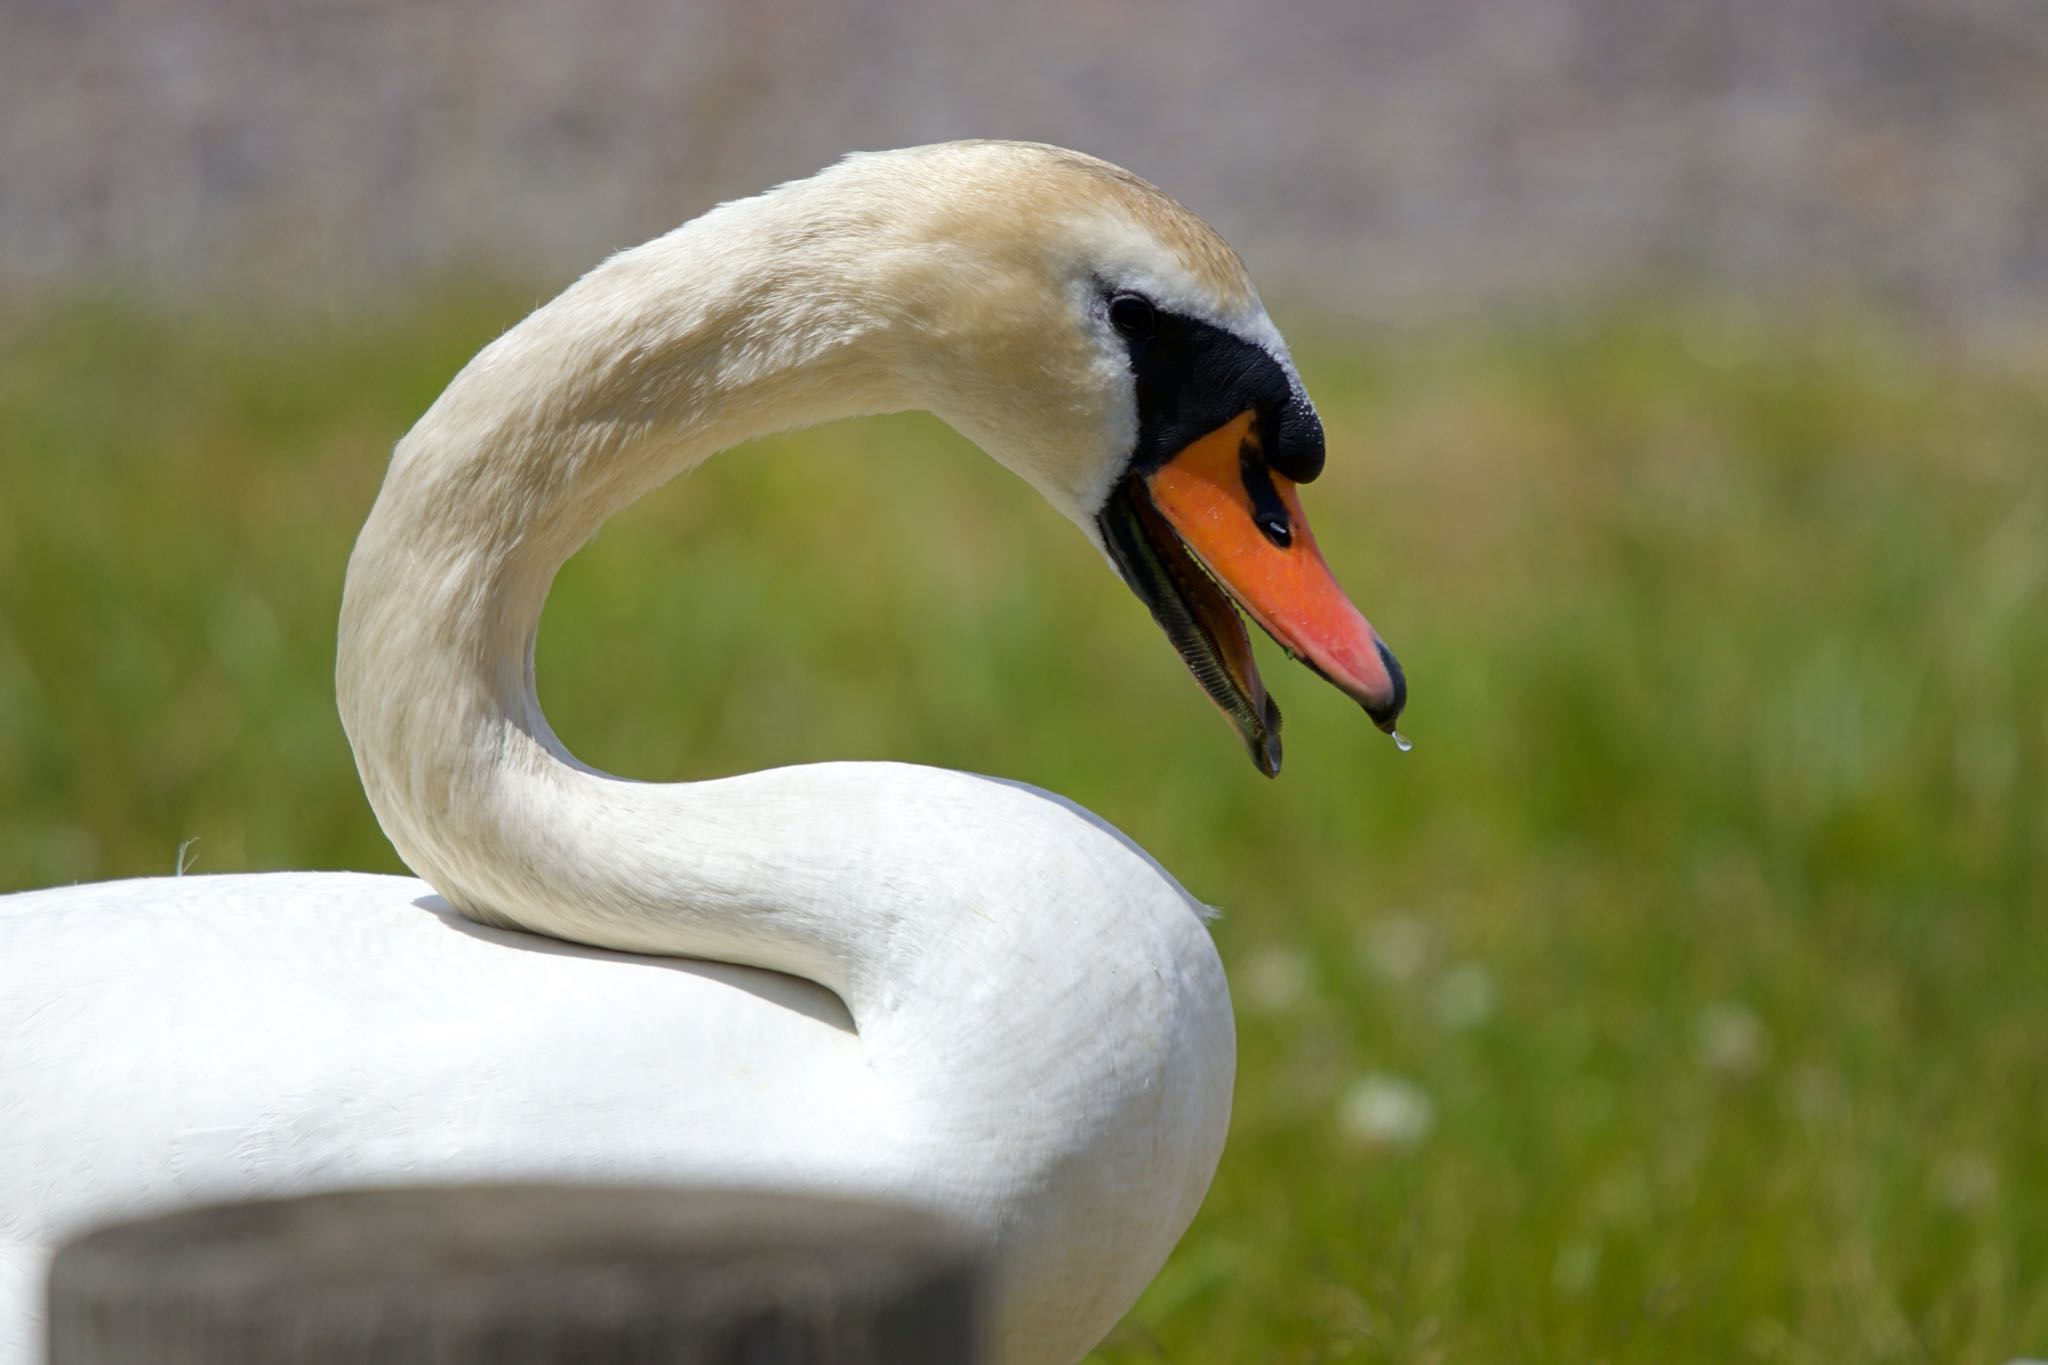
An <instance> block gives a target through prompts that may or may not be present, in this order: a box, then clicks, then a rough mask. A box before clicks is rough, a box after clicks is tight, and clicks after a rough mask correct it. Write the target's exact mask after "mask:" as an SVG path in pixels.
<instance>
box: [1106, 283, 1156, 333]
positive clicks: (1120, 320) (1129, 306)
mask: <svg viewBox="0 0 2048 1365" xmlns="http://www.w3.org/2000/svg"><path fill="white" fill-rule="evenodd" d="M1158 320H1159V315H1158V312H1157V310H1155V309H1154V308H1153V307H1152V300H1150V299H1148V298H1146V297H1145V296H1144V295H1143V294H1116V295H1113V296H1112V297H1111V298H1110V300H1109V325H1110V326H1112V327H1114V328H1116V330H1117V333H1118V335H1120V336H1122V337H1124V338H1125V339H1126V340H1128V341H1137V340H1138V339H1140V338H1142V337H1148V336H1151V335H1152V327H1153V324H1155V323H1156V322H1158Z"/></svg>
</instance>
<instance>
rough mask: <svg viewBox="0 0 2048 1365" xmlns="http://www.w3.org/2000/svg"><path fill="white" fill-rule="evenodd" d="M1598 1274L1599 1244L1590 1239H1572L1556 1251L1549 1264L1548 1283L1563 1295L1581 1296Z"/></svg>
mask: <svg viewBox="0 0 2048 1365" xmlns="http://www.w3.org/2000/svg"><path fill="white" fill-rule="evenodd" d="M1599 1273H1600V1244H1599V1243H1598V1242H1596V1241H1594V1240H1593V1239H1591V1238H1590V1237H1574V1238H1572V1239H1570V1240H1569V1241H1567V1242H1566V1243H1565V1244H1564V1245H1563V1246H1561V1247H1559V1248H1558V1249H1557V1259H1556V1260H1554V1261H1552V1262H1551V1263H1550V1282H1551V1283H1552V1284H1554V1285H1556V1286H1557V1292H1558V1293H1560V1294H1565V1295H1578V1294H1583V1293H1585V1292H1586V1290H1587V1289H1589V1288H1590V1287H1591V1286H1592V1284H1593V1277H1594V1276H1595V1275H1598V1274H1599Z"/></svg>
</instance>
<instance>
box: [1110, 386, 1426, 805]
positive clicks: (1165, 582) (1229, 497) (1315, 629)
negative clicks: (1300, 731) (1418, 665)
mask: <svg viewBox="0 0 2048 1365" xmlns="http://www.w3.org/2000/svg"><path fill="white" fill-rule="evenodd" d="M1311 420H1312V419H1311ZM1276 425H1277V424H1276ZM1281 429H1282V431H1283V433H1284V431H1285V428H1284V426H1283V427H1282V428H1281ZM1314 441H1315V445H1316V458H1315V459H1314V461H1313V464H1311V465H1309V468H1310V469H1311V470H1313V469H1316V468H1320V466H1321V458H1320V457H1321V441H1322V431H1321V428H1320V427H1317V428H1316V429H1315V431H1314ZM1285 454H1286V452H1285V451H1284V450H1283V451H1276V457H1277V458H1274V459H1269V458H1268V457H1267V453H1266V446H1265V442H1264V440H1263V439H1262V426H1261V423H1260V413H1259V410H1258V409H1257V408H1247V409H1245V410H1244V411H1242V412H1240V413H1238V414H1237V415H1236V416H1234V417H1232V418H1231V419H1230V420H1229V421H1227V422H1225V423H1223V424H1222V425H1221V426H1218V427H1216V428H1215V429H1213V430H1211V431H1208V432H1206V433H1204V434H1202V435H1199V436H1197V437H1196V438H1195V439H1194V440H1192V441H1190V442H1189V443H1188V444H1186V445H1185V446H1183V447H1182V448H1180V449H1179V450H1178V451H1176V452H1173V453H1171V454H1169V455H1167V457H1166V458H1165V459H1164V460H1163V461H1162V462H1160V463H1159V464H1158V465H1157V466H1156V467H1155V468H1153V469H1152V470H1150V472H1149V473H1141V474H1133V475H1132V476H1131V477H1129V478H1127V479H1125V480H1124V481H1123V482H1122V483H1121V484H1120V485H1119V486H1118V488H1117V490H1116V491H1115V492H1114V493H1113V494H1111V496H1110V500H1109V503H1108V505H1107V506H1106V507H1105V508H1104V509H1103V512H1102V516H1101V518H1100V525H1101V527H1102V531H1103V538H1104V541H1105V542H1106V543H1107V545H1108V546H1109V550H1110V555H1111V557H1112V558H1113V559H1114V560H1115V561H1116V564H1117V567H1118V569H1120V570H1121V571H1122V573H1123V576H1124V581H1125V582H1127V583H1129V584H1130V585H1131V588H1132V590H1133V591H1135V592H1136V593H1137V594H1138V596H1139V597H1140V598H1142V599H1144V602H1145V605H1146V606H1148V607H1150V608H1151V610H1152V615H1153V617H1154V619H1156V620H1157V621H1158V622H1159V624H1160V625H1161V626H1162V627H1163V628H1164V629H1165V631H1166V634H1167V637H1168V638H1169V639H1171V640H1172V641H1173V643H1174V647H1175V648H1176V649H1178V650H1179V651H1180V653H1181V657H1182V658H1183V659H1185V660H1186V661H1187V665H1188V668H1189V669H1190V670H1191V671H1192V672H1193V673H1194V675H1195V677H1196V679H1197V680H1198V681H1199V682H1200V683H1201V684H1202V687H1203V689H1204V690H1206V691H1207V692H1208V694H1209V698H1210V700H1211V701H1213V702H1215V703H1216V705H1217V707H1218V708H1219V709H1220V710H1221V711H1222V712H1223V713H1224V715H1226V716H1228V717H1229V718H1230V719H1231V721H1232V722H1233V723H1234V724H1236V726H1237V728H1238V733H1239V734H1241V735H1242V736H1243V737H1244V741H1245V746H1246V748H1247V749H1249V750H1250V752H1251V756H1252V762H1253V763H1254V764H1256V765H1257V767H1258V769H1259V771H1260V772H1262V773H1264V774H1265V775H1266V776H1268V777H1273V776H1276V775H1278V773H1279V771H1280V709H1279V707H1278V706H1276V705H1274V703H1273V699H1272V698H1271V697H1269V696H1267V695H1266V688H1265V684H1264V682H1263V681H1262V680H1261V679H1260V677H1259V670H1258V665H1257V664H1256V663H1255V662H1254V661H1253V658H1252V648H1251V641H1250V639H1249V638H1248V637H1247V636H1246V634H1245V628H1244V624H1243V622H1242V621H1240V620H1239V619H1238V614H1237V610H1234V609H1233V606H1232V604H1233V603H1234V604H1235V606H1236V608H1238V609H1241V610H1242V611H1243V612H1244V613H1245V614H1246V615H1248V616H1250V617H1251V618H1252V620H1254V621H1256V622H1258V623H1259V626H1260V627H1261V628H1262V629H1263V630H1264V631H1265V632H1266V633H1267V634H1268V635H1270V636H1272V637H1273V638H1274V640H1276V641H1278V642H1279V644H1280V646H1281V648H1283V649H1285V650H1286V651H1287V653H1288V654H1289V656H1291V657H1293V658H1296V659H1299V660H1301V661H1302V662H1303V663H1306V664H1307V665H1308V666H1309V667H1310V668H1313V669H1314V670H1315V671H1316V672H1317V673H1320V674H1321V675H1322V676H1323V677H1324V678H1326V679H1328V680H1329V681H1330V682H1331V683H1333V684H1334V685H1336V687H1337V688H1339V689H1340V690H1341V691H1343V692H1344V693H1345V695H1347V696H1349V697H1351V698H1352V699H1354V700H1355V701H1357V702H1358V703H1359V704H1360V705H1361V706H1363V707H1364V708H1365V712H1366V714H1367V715H1368V716H1371V717H1372V720H1373V723H1374V724H1375V725H1377V726H1379V727H1380V728H1381V729H1382V730H1385V731H1387V732H1388V733H1389V734H1392V733H1393V730H1394V722H1395V721H1396V720H1398V719H1399V717H1400V715H1401V708H1402V707H1403V706H1404V705H1405V704H1406V703H1407V699H1408V685H1407V681H1406V679H1405V678H1404V677H1403V676H1402V673H1401V665H1400V663H1399V661H1398V660H1396V659H1395V658H1394V652H1393V651H1392V650H1391V649H1388V648H1387V645H1386V642H1385V641H1383V640H1381V639H1380V637H1379V635H1378V633H1377V632H1375V631H1374V630H1373V628H1372V625H1371V623H1369V622H1368V621H1367V620H1366V619H1365V617H1364V616H1363V615H1362V614H1361V613H1360V612H1359V610H1358V608H1357V607H1355V606H1353V605H1352V604H1351V599H1350V598H1348V597H1346V596H1345V595H1344V590H1343V589H1342V588H1340V587H1338V586H1337V580H1336V578H1335V577H1334V576H1332V575H1331V573H1330V568H1329V565H1327V564H1325V563H1324V562H1323V556H1322V552H1321V551H1320V550H1318V549H1317V548H1316V538H1315V534H1314V533H1313V532H1312V531H1310V530H1309V525H1308V518H1307V517H1306V516H1305V515H1304V514H1303V512H1302V510H1301V500H1300V498H1299V497H1298V496H1297V495H1296V493H1295V481H1294V480H1292V479H1290V478H1288V477H1287V476H1286V475H1285V474H1284V473H1281V472H1279V471H1280V470H1281V469H1282V468H1286V467H1299V464H1298V463H1297V464H1296V465H1294V466H1289V465H1288V464H1286V463H1284V458H1285ZM1219 588H1220V591H1219ZM1401 747H1403V748H1404V749H1405V748H1406V747H1407V746H1406V745H1405V744H1403V745H1402V746H1401Z"/></svg>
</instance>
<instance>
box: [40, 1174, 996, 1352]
mask: <svg viewBox="0 0 2048 1365" xmlns="http://www.w3.org/2000/svg"><path fill="white" fill-rule="evenodd" d="M979 1278H980V1267H979V1266H977V1265H976V1264H975V1262H974V1258H973V1253H972V1251H971V1249H970V1247H969V1243H968V1242H967V1241H966V1240H965V1239H964V1238H962V1237H961V1236H960V1235H959V1234H958V1233H957V1232H955V1231H954V1230H953V1229H951V1228H950V1227H949V1226H948V1225H946V1224H945V1223H943V1222H941V1221H940V1220H938V1219H936V1218H934V1217H932V1216H930V1215H929V1214H925V1213H922V1212H918V1211H915V1210H910V1209H904V1208H900V1207H896V1206H891V1205H886V1204H874V1203H860V1202H854V1201H848V1200H839V1199H827V1198H819V1197H810V1196H799V1195H789V1194H776V1193H765V1192H763V1193H756V1192H744V1191H730V1190H691V1189H682V1188H663V1187H629V1186H628V1187H622V1186H583V1185H470V1186H422V1187H418V1188H410V1189H387V1190H365V1191H353V1192H347V1193H340V1194H320V1195H311V1196H307V1197H304V1198H299V1199H284V1200H270V1201H261V1202H252V1203H242V1204H222V1205H216V1206H213V1207H208V1208H200V1209H191V1210H186V1211H183V1212H179V1213H172V1214H167V1215H164V1216H161V1217H157V1218H149V1219H143V1220H140V1221H136V1222H129V1223H117V1224H113V1225H111V1226H108V1227H104V1228H100V1229H98V1230H97V1231H94V1232H90V1233H87V1234H85V1235H84V1236H82V1237H80V1238H78V1239H77V1240H75V1241H73V1242H71V1243H70V1244H68V1245H67V1246H65V1247H64V1248H63V1249H62V1250H61V1251H60V1252H59V1253H58V1254H57V1257H56V1260H55V1261H54V1262H53V1263H52V1265H51V1268H50V1288H49V1296H50V1303H49V1308H50V1313H49V1324H50V1338H49V1341H50V1361H51V1365H142V1362H150V1363H151V1365H198V1363H199V1362H207V1365H254V1362H259V1361H261V1362H272V1361H294V1362H302V1365H333V1363H334V1362H341V1361H358V1362H360V1361H377V1362H380V1365H383V1363H386V1362H388V1363H389V1365H406V1363H407V1362H425V1361H434V1362H438V1365H470V1363H471V1362H475V1363H476V1365H482V1362H486V1361H489V1362H534V1363H535V1365H539V1362H557V1361H559V1362H568V1361H576V1362H588V1363H589V1365H616V1363H618V1362H626V1361H636V1362H654V1361H660V1362H664V1363H665V1365H723V1363H724V1362H741V1361H744V1362H747V1365H971V1362H973V1361H974V1360H976V1359H978V1358H979V1351H978V1349H977V1342H978V1331H977V1327H976V1320H977V1313H976V1303H977V1297H978V1282H979Z"/></svg>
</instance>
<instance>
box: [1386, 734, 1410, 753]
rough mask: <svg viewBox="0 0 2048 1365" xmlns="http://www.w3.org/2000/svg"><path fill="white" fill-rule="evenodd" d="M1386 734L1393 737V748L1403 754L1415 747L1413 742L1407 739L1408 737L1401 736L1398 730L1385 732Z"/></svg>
mask: <svg viewBox="0 0 2048 1365" xmlns="http://www.w3.org/2000/svg"><path fill="white" fill-rule="evenodd" d="M1387 733H1388V734H1389V735H1391V736H1393V740H1394V747H1395V748H1396V749H1399V750H1400V751H1401V752H1402V753H1404V754H1405V753H1407V752H1408V751H1409V750H1410V749H1412V748H1414V747H1415V741H1414V740H1412V739H1410V738H1408V736H1406V735H1404V734H1402V733H1401V732H1400V731H1399V730H1389V731H1387Z"/></svg>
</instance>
